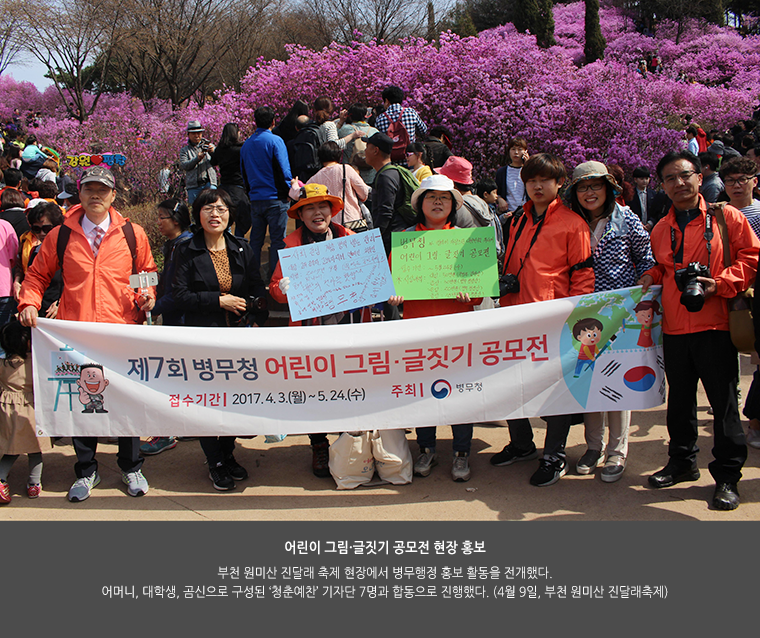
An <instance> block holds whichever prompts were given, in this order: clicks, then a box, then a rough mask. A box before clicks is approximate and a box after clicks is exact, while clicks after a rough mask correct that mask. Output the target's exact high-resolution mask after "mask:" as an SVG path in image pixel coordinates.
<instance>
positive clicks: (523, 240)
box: [499, 197, 594, 308]
mask: <svg viewBox="0 0 760 638" xmlns="http://www.w3.org/2000/svg"><path fill="white" fill-rule="evenodd" d="M532 209H533V202H531V201H529V202H527V203H526V204H525V205H524V206H523V210H524V211H525V212H524V213H523V214H524V215H525V217H526V222H525V226H524V228H523V231H522V233H520V237H519V238H518V237H517V234H518V233H517V231H518V229H519V228H520V226H521V225H522V220H519V221H517V222H515V223H514V225H513V226H512V228H511V231H510V235H509V243H508V244H507V251H506V257H505V263H504V274H506V273H512V274H513V275H516V274H517V272H518V271H519V270H520V266H521V264H522V262H523V259H524V258H525V254H526V253H527V252H528V247H529V246H530V242H531V240H532V239H533V236H534V235H535V234H536V229H537V227H538V224H534V223H533V215H532V214H531V210H532ZM545 216H546V220H545V221H544V224H543V228H542V229H541V233H540V234H539V236H538V239H537V240H536V243H535V244H533V248H531V249H530V255H528V261H527V262H526V263H525V266H524V267H523V269H522V272H521V273H520V276H519V280H520V292H517V293H510V294H507V295H504V296H503V297H502V298H501V299H500V300H499V303H500V305H501V307H502V308H503V307H505V306H517V305H519V304H524V303H531V302H534V301H547V300H549V299H562V298H563V297H573V296H575V295H587V294H590V293H592V292H594V269H593V268H592V267H591V265H589V266H588V267H585V268H579V269H577V270H576V271H575V272H573V273H572V274H571V273H570V269H571V268H572V267H573V266H575V265H576V264H580V263H582V262H584V261H586V260H587V259H588V258H589V257H591V244H590V240H589V230H588V223H587V222H586V220H585V219H583V218H582V217H581V216H580V215H578V214H576V213H574V212H573V211H572V210H570V209H569V208H568V207H567V206H565V205H564V204H563V203H562V201H561V200H560V199H559V197H558V198H557V199H555V200H554V201H553V202H552V203H551V204H549V208H548V209H547V210H546V213H545ZM539 223H540V220H539ZM515 244H516V245H515ZM513 246H514V251H513V250H512V249H513ZM510 257H511V259H510ZM507 260H508V261H507Z"/></svg>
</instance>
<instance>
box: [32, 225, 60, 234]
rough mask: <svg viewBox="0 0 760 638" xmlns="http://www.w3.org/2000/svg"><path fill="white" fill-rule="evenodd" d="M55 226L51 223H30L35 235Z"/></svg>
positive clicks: (47, 231)
mask: <svg viewBox="0 0 760 638" xmlns="http://www.w3.org/2000/svg"><path fill="white" fill-rule="evenodd" d="M53 228H55V226H53V224H43V225H42V226H40V225H39V224H32V232H33V233H34V234H35V235H39V234H40V233H49V232H50V231H51V230H53Z"/></svg>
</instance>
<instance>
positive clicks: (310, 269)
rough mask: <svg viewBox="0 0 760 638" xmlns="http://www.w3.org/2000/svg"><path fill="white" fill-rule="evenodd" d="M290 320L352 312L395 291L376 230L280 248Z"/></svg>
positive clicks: (387, 296)
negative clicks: (288, 284) (287, 283)
mask: <svg viewBox="0 0 760 638" xmlns="http://www.w3.org/2000/svg"><path fill="white" fill-rule="evenodd" d="M279 254H280V264H282V274H283V275H284V276H285V277H289V278H290V289H289V290H288V306H289V307H290V316H291V318H292V319H293V321H302V320H303V319H312V318H314V317H321V316H324V315H329V314H332V313H335V312H342V311H346V310H354V309H356V308H361V307H362V306H369V305H370V304H374V303H377V302H380V301H387V300H388V298H389V297H390V296H391V295H393V294H395V292H394V289H393V280H392V279H391V272H390V269H389V268H388V260H387V259H386V257H385V250H384V249H383V240H382V238H381V237H380V231H379V230H377V229H375V230H371V231H368V232H366V233H357V234H356V235H349V236H348V237H340V238H338V239H332V240H330V241H323V242H320V243H318V244H308V245H306V246H297V247H295V248H285V249H283V250H280V252H279Z"/></svg>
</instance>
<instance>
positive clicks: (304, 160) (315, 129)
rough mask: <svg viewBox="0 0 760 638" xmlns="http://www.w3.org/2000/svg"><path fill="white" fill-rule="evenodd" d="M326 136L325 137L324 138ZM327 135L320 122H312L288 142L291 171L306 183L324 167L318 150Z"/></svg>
mask: <svg viewBox="0 0 760 638" xmlns="http://www.w3.org/2000/svg"><path fill="white" fill-rule="evenodd" d="M323 137H325V139H322V138H323ZM326 141H327V139H326V136H325V134H324V132H323V129H322V127H321V126H319V124H315V123H314V122H311V123H310V124H308V125H306V126H305V127H304V128H302V129H301V130H300V131H299V132H298V135H296V137H295V138H293V139H292V140H290V142H288V145H287V146H288V160H289V161H290V172H291V174H292V175H293V177H298V179H300V180H301V181H302V182H304V183H306V182H307V181H308V180H309V179H311V178H312V177H314V175H316V174H317V172H318V171H319V170H320V169H321V168H322V164H321V162H320V161H319V157H318V156H317V150H318V149H319V147H320V146H321V145H322V144H323V143H324V142H326Z"/></svg>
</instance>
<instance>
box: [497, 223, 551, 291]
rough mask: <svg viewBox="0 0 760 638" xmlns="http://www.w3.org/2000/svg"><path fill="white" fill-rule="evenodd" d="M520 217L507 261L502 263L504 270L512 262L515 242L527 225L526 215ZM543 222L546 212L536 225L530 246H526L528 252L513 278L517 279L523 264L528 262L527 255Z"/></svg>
mask: <svg viewBox="0 0 760 638" xmlns="http://www.w3.org/2000/svg"><path fill="white" fill-rule="evenodd" d="M522 217H523V218H522V222H521V223H520V227H519V228H518V229H517V235H515V241H514V243H513V244H512V250H510V251H509V257H507V261H505V262H504V268H505V270H506V268H507V266H509V262H510V261H511V260H512V253H513V252H514V251H515V246H516V245H517V242H518V241H519V240H520V235H522V232H523V230H524V229H525V226H526V225H527V224H528V214H527V213H523V215H522ZM545 220H546V212H545V213H544V214H543V215H542V216H541V219H540V220H539V222H538V224H536V232H535V234H534V235H533V238H532V239H531V240H530V246H528V252H526V253H525V257H523V260H522V262H521V263H520V269H519V270H518V271H517V272H516V273H515V276H517V277H519V276H520V273H521V272H522V269H523V266H525V262H526V261H527V260H528V255H530V251H531V248H533V244H535V243H536V240H537V239H538V234H539V233H540V232H541V229H542V228H543V227H544V221H545Z"/></svg>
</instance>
